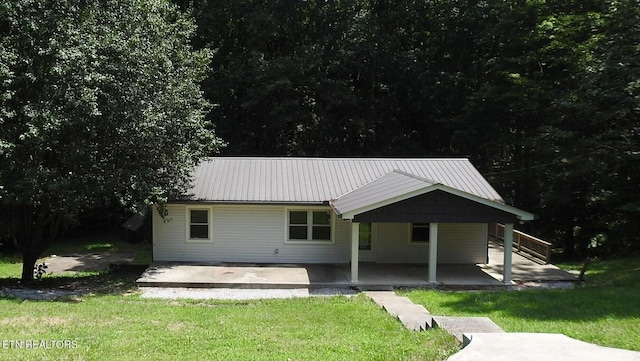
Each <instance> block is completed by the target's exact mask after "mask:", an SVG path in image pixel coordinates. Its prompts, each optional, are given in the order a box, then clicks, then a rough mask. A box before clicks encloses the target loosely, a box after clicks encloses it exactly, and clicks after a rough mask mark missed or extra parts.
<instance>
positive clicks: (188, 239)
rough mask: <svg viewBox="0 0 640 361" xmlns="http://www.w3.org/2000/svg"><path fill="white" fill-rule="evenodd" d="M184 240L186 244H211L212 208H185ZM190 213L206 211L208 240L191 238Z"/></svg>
mask: <svg viewBox="0 0 640 361" xmlns="http://www.w3.org/2000/svg"><path fill="white" fill-rule="evenodd" d="M185 211H186V214H185V223H186V229H185V232H186V233H185V240H186V242H188V243H211V242H213V207H207V206H187V207H186V208H185ZM191 211H207V222H208V226H209V227H208V230H207V235H208V236H209V237H208V238H191Z"/></svg>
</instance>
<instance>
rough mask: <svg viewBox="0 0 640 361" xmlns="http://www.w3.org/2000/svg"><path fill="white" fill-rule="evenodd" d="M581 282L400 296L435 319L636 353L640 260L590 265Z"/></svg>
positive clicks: (639, 346) (574, 266)
mask: <svg viewBox="0 0 640 361" xmlns="http://www.w3.org/2000/svg"><path fill="white" fill-rule="evenodd" d="M580 266H581V265H580V264H565V265H563V267H566V268H569V269H579V268H580ZM585 279H586V281H587V283H586V284H585V285H583V286H580V287H577V288H575V289H555V290H540V289H535V290H524V291H510V292H504V291H482V292H441V291H429V290H415V291H408V292H406V295H407V296H408V297H409V298H411V299H412V300H413V301H414V302H417V303H420V304H422V305H424V306H425V307H426V308H427V309H428V310H429V311H430V312H431V313H432V314H435V315H443V316H487V317H489V318H491V319H492V320H493V321H494V322H496V323H497V324H498V325H499V326H500V327H502V328H503V329H504V330H505V331H507V332H543V333H563V334H565V335H567V336H570V337H573V338H576V339H579V340H583V341H587V342H593V343H596V344H599V345H603V346H609V347H618V348H624V349H630V350H636V351H640V337H638V335H640V257H629V258H623V259H615V260H608V261H594V262H593V263H592V264H591V265H590V267H589V270H588V271H587V273H586V275H585Z"/></svg>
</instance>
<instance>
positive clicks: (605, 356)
mask: <svg viewBox="0 0 640 361" xmlns="http://www.w3.org/2000/svg"><path fill="white" fill-rule="evenodd" d="M365 294H366V295H367V296H369V297H371V299H373V301H374V302H375V303H376V304H377V305H378V306H380V307H382V308H383V309H385V310H386V311H387V312H388V313H389V314H390V315H392V316H394V317H397V318H398V320H399V321H400V322H402V324H403V325H404V326H405V327H406V328H407V329H409V330H413V331H424V330H427V329H429V328H432V327H439V328H442V329H444V330H446V331H447V332H448V333H450V334H451V335H453V336H454V337H455V338H456V339H457V340H458V341H459V342H461V343H462V345H463V349H462V350H461V351H459V352H458V353H456V354H454V355H453V356H451V357H449V358H448V359H447V360H448V361H477V360H491V361H540V360H545V361H546V360H553V361H574V360H580V361H591V360H593V361H601V360H616V361H640V352H636V351H629V350H622V349H617V348H611V347H602V346H598V345H594V344H591V343H588V342H583V341H579V340H575V339H573V338H571V337H568V336H565V335H562V334H545V333H505V332H504V330H502V329H501V328H500V327H499V326H498V325H496V324H495V323H494V322H493V321H491V319H489V318H488V317H444V316H432V315H431V314H430V313H429V311H427V310H426V309H425V308H424V307H423V306H422V305H416V304H414V303H413V302H411V300H410V299H409V298H407V297H403V296H398V295H397V294H396V293H395V292H394V291H365Z"/></svg>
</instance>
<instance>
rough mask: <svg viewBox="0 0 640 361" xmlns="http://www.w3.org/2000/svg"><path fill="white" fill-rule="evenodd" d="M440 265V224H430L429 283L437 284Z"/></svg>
mask: <svg viewBox="0 0 640 361" xmlns="http://www.w3.org/2000/svg"><path fill="white" fill-rule="evenodd" d="M437 265H438V223H430V224H429V282H436V268H437Z"/></svg>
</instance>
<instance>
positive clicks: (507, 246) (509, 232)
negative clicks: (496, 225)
mask: <svg viewBox="0 0 640 361" xmlns="http://www.w3.org/2000/svg"><path fill="white" fill-rule="evenodd" d="M512 252H513V223H506V224H505V225H504V262H503V266H504V271H503V278H502V283H506V284H510V283H511V261H512V257H511V256H512Z"/></svg>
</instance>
